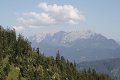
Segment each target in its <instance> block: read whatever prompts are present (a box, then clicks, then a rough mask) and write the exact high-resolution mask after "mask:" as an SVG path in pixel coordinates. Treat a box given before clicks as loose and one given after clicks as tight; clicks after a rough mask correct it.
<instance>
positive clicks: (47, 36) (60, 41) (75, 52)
mask: <svg viewBox="0 0 120 80" xmlns="http://www.w3.org/2000/svg"><path fill="white" fill-rule="evenodd" d="M29 40H30V41H31V42H32V47H33V48H36V46H37V47H39V48H40V50H41V52H44V54H45V55H48V56H51V55H52V56H55V55H56V52H57V50H59V51H60V54H61V55H63V56H65V58H67V59H69V60H71V61H74V60H75V61H76V62H82V61H93V60H102V59H109V58H119V57H120V54H119V53H120V45H119V44H118V43H117V42H116V41H115V40H113V39H108V38H106V37H105V36H103V35H101V34H98V33H95V32H92V31H71V32H65V31H59V32H50V33H49V32H41V33H39V34H36V35H34V36H31V37H29Z"/></svg>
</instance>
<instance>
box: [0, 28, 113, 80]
mask: <svg viewBox="0 0 120 80" xmlns="http://www.w3.org/2000/svg"><path fill="white" fill-rule="evenodd" d="M0 80H111V78H110V77H109V76H108V75H106V74H101V73H97V72H96V71H95V70H94V69H89V70H78V69H77V68H76V64H75V63H72V62H70V61H68V60H66V59H65V58H64V56H61V55H60V52H59V51H57V53H56V57H52V56H50V57H46V56H44V54H42V53H41V52H40V51H39V48H37V49H35V48H32V47H31V43H30V42H29V41H28V40H27V38H24V36H22V35H21V34H19V35H18V36H16V32H15V30H14V29H9V28H7V29H4V28H3V27H2V26H0Z"/></svg>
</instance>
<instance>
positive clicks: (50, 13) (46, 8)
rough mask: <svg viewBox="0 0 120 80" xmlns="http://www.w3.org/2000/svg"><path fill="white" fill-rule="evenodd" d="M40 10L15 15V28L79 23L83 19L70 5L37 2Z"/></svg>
mask: <svg viewBox="0 0 120 80" xmlns="http://www.w3.org/2000/svg"><path fill="white" fill-rule="evenodd" d="M38 9H40V10H41V12H39V13H38V12H35V11H31V12H23V13H19V14H18V15H17V23H18V24H19V25H20V26H18V27H17V26H16V27H15V29H18V30H22V29H24V28H26V27H27V28H30V27H34V26H49V25H53V26H54V25H64V24H72V25H73V24H80V23H81V22H82V21H85V16H84V15H82V14H81V13H80V11H79V10H78V9H77V8H75V7H74V6H72V5H57V4H47V3H45V2H42V3H39V4H38Z"/></svg>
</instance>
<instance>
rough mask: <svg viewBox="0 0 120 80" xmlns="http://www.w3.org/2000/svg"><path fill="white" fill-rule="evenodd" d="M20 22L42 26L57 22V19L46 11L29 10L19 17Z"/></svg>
mask: <svg viewBox="0 0 120 80" xmlns="http://www.w3.org/2000/svg"><path fill="white" fill-rule="evenodd" d="M17 20H18V22H19V24H22V25H23V26H42V25H50V24H54V23H55V19H53V18H52V17H50V16H49V15H48V14H46V13H36V12H28V13H22V14H20V15H19V17H18V19H17Z"/></svg>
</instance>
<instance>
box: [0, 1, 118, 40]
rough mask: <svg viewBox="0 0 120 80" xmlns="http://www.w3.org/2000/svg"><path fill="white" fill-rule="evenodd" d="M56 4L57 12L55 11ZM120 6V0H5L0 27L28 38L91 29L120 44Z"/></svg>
mask: <svg viewBox="0 0 120 80" xmlns="http://www.w3.org/2000/svg"><path fill="white" fill-rule="evenodd" d="M43 3H45V4H46V5H47V7H48V9H45V7H44V6H43ZM54 4H56V6H57V8H56V9H53V6H54ZM119 4H120V0H1V1H0V10H1V11H0V25H3V26H9V27H11V28H12V27H15V28H16V29H18V32H20V33H22V34H24V35H25V36H30V35H33V34H35V33H39V32H53V31H60V30H63V31H76V30H77V31H82V30H91V31H94V32H97V33H101V34H103V35H105V36H106V37H108V38H113V39H115V40H117V41H120V5H119ZM69 5H71V6H69ZM65 6H66V7H65ZM61 7H62V8H61ZM58 8H61V9H60V11H58ZM52 9H53V10H57V11H58V12H60V13H58V12H55V11H52ZM66 10H68V11H66ZM61 11H63V12H61ZM69 11H70V12H69ZM69 13H74V14H73V15H72V16H71V15H69ZM37 15H38V16H39V18H37V19H36V16H37ZM68 15H69V16H68ZM46 16H47V17H46ZM58 16H60V17H58ZM61 16H62V17H61ZM76 16H78V17H79V18H76ZM21 18H22V20H21ZM41 18H43V19H41ZM28 19H29V20H28ZM69 19H70V20H69ZM23 20H24V21H23ZM30 20H31V21H32V22H31V21H30ZM39 20H40V21H41V22H40V21H39ZM45 21H46V22H45ZM39 22H40V23H39ZM69 22H70V23H69ZM73 23H75V24H73Z"/></svg>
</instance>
